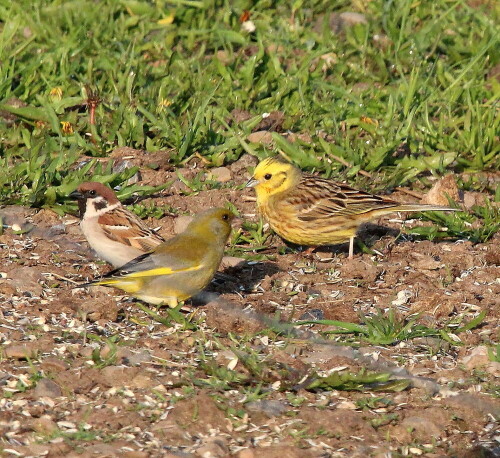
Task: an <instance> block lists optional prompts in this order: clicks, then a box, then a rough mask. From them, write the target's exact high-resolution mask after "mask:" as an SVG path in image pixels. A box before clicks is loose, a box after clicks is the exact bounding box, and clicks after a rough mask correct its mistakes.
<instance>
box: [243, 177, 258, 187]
mask: <svg viewBox="0 0 500 458" xmlns="http://www.w3.org/2000/svg"><path fill="white" fill-rule="evenodd" d="M258 184H259V180H255V179H254V178H250V179H249V180H248V182H247V184H246V185H245V188H254V187H255V186H257V185H258Z"/></svg>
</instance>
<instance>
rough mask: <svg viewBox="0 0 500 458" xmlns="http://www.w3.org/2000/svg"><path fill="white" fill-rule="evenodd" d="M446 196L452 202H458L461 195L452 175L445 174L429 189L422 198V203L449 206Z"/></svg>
mask: <svg viewBox="0 0 500 458" xmlns="http://www.w3.org/2000/svg"><path fill="white" fill-rule="evenodd" d="M448 196H449V197H450V198H451V200H453V201H454V202H460V201H461V200H462V199H461V196H460V193H459V191H458V186H457V182H456V179H455V177H454V175H451V174H450V175H446V176H445V177H443V178H441V179H440V180H439V181H437V182H436V184H435V185H434V186H433V187H432V188H431V189H430V190H429V192H428V193H427V194H426V195H425V196H424V198H423V199H422V203H423V204H429V205H442V206H443V207H449V206H450V204H449V202H448Z"/></svg>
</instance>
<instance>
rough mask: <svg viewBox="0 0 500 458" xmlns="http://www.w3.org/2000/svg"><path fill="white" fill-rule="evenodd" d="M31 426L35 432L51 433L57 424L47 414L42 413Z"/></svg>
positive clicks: (55, 429)
mask: <svg viewBox="0 0 500 458" xmlns="http://www.w3.org/2000/svg"><path fill="white" fill-rule="evenodd" d="M32 428H33V430H34V431H36V432H37V433H42V434H51V433H53V432H54V431H57V429H58V428H57V424H56V422H55V421H53V420H52V419H51V418H50V417H49V416H48V415H43V416H41V417H40V418H36V419H35V420H34V421H33V424H32Z"/></svg>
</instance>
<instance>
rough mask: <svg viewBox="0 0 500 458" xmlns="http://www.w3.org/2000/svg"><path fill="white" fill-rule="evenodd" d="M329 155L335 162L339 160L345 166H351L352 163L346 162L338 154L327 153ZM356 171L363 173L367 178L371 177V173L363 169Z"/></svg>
mask: <svg viewBox="0 0 500 458" xmlns="http://www.w3.org/2000/svg"><path fill="white" fill-rule="evenodd" d="M328 156H329V157H331V158H332V159H335V160H336V161H337V162H340V163H341V164H342V165H344V166H346V167H347V168H352V167H353V165H352V164H349V162H347V161H346V160H345V159H342V158H341V157H339V156H336V155H335V154H331V153H330V154H328ZM358 173H359V174H360V175H363V176H365V177H368V178H372V175H371V174H370V173H368V172H365V171H364V170H361V169H360V170H358Z"/></svg>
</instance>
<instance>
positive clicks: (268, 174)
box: [264, 173, 273, 180]
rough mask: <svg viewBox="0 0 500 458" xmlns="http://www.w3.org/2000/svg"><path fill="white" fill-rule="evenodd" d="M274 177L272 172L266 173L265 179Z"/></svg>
mask: <svg viewBox="0 0 500 458" xmlns="http://www.w3.org/2000/svg"><path fill="white" fill-rule="evenodd" d="M272 177H273V176H272V175H271V174H270V173H266V174H265V175H264V179H265V180H270V179H271V178H272Z"/></svg>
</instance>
